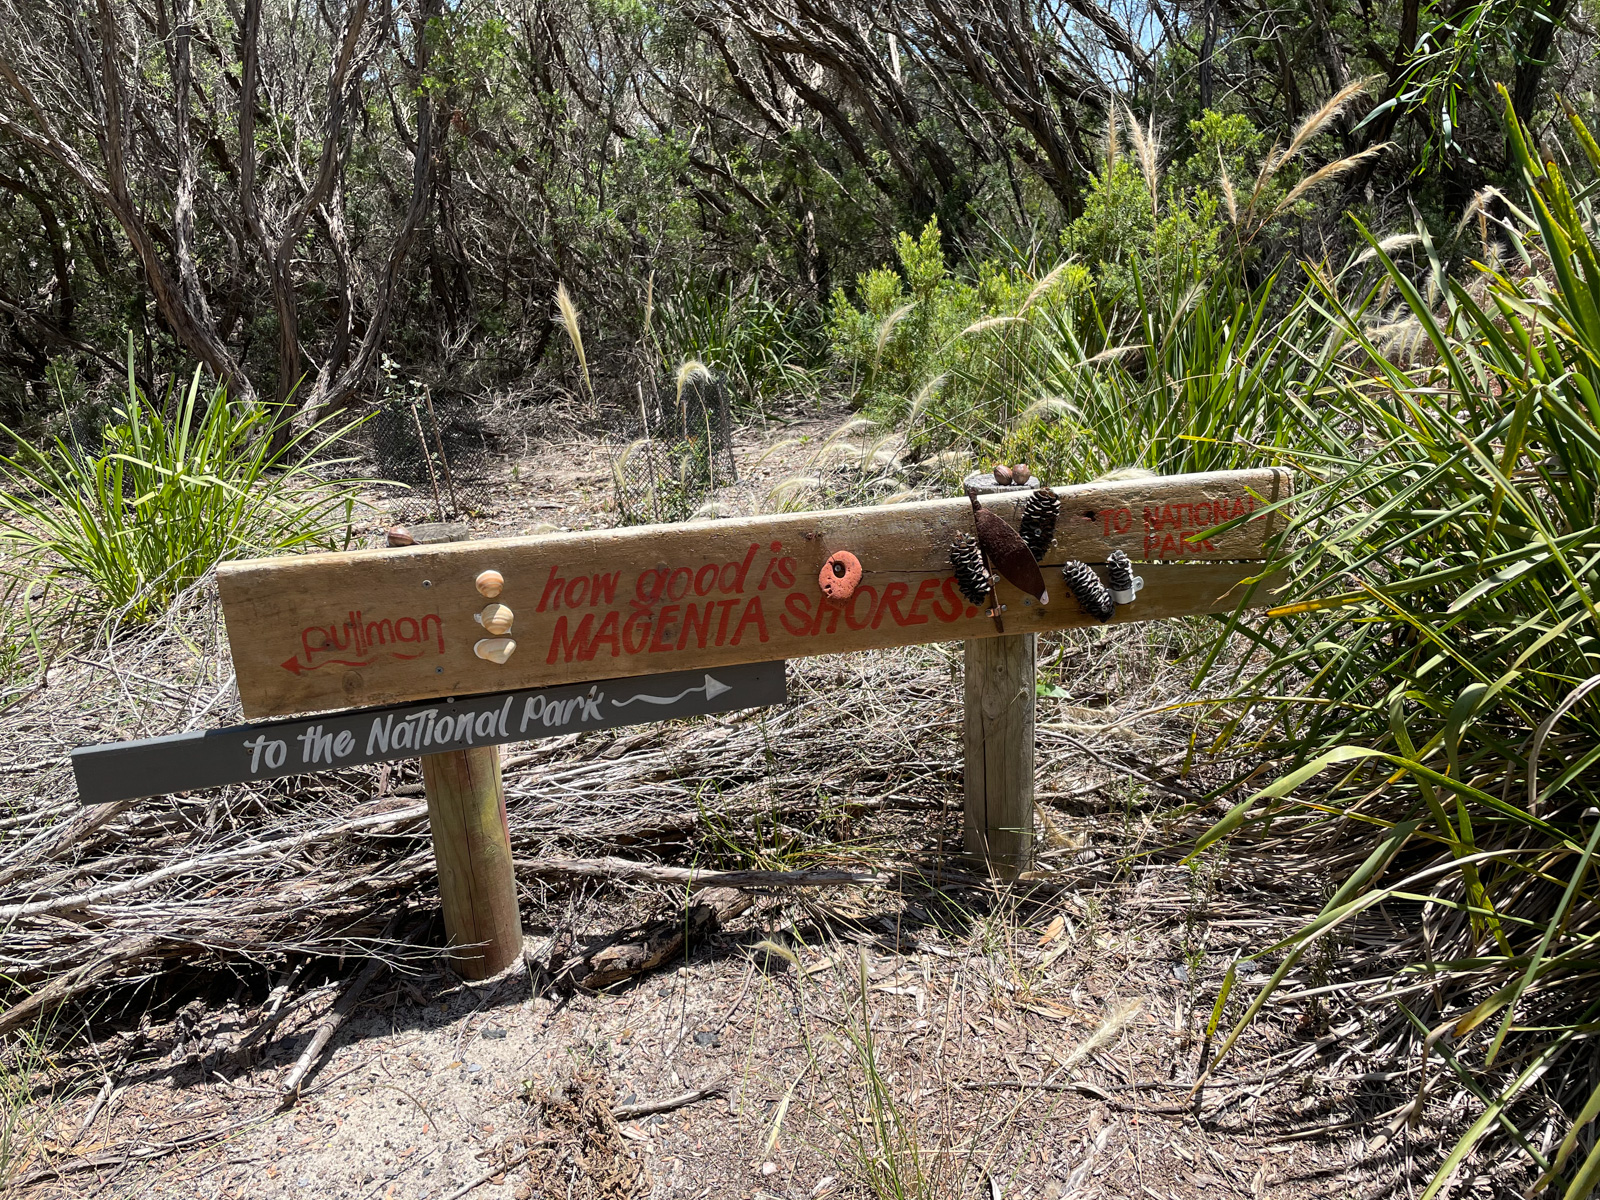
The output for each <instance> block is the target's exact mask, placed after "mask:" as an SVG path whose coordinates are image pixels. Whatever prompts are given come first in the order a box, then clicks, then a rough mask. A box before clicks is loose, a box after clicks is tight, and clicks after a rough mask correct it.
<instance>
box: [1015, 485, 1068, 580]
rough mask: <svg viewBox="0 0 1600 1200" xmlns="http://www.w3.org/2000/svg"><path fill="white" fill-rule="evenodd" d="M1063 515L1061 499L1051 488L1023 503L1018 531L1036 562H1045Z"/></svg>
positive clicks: (1036, 493)
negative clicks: (1057, 523)
mask: <svg viewBox="0 0 1600 1200" xmlns="http://www.w3.org/2000/svg"><path fill="white" fill-rule="evenodd" d="M1060 515H1061V497H1060V496H1058V495H1056V494H1055V493H1054V492H1052V491H1051V490H1050V489H1049V488H1040V489H1039V490H1038V491H1036V492H1034V493H1033V495H1031V496H1029V497H1028V498H1027V499H1026V500H1025V501H1023V503H1022V521H1021V522H1020V524H1019V527H1018V531H1019V532H1020V533H1021V534H1022V540H1023V542H1024V543H1025V544H1026V545H1027V547H1028V549H1029V550H1031V551H1033V558H1034V561H1035V562H1043V561H1044V556H1045V555H1046V554H1048V553H1049V552H1050V543H1051V542H1053V541H1055V539H1056V518H1057V517H1059V516H1060Z"/></svg>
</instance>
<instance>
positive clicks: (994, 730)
mask: <svg viewBox="0 0 1600 1200" xmlns="http://www.w3.org/2000/svg"><path fill="white" fill-rule="evenodd" d="M1035 636H1036V635H1034V634H1031V633H1018V634H1008V635H1007V636H1005V637H993V638H974V639H972V640H971V641H968V642H966V643H964V646H965V655H966V715H965V723H964V734H965V737H964V741H965V756H966V770H965V779H964V782H965V794H966V795H965V806H964V813H965V820H964V821H963V825H962V832H961V843H962V848H963V849H964V850H965V851H966V853H967V854H968V855H969V856H970V857H972V858H976V859H979V860H982V861H984V862H987V863H988V864H989V865H990V867H991V868H992V869H993V870H994V872H995V873H996V874H997V875H999V876H1000V877H1001V878H1003V879H1015V878H1016V877H1017V876H1018V875H1019V874H1020V873H1021V872H1023V871H1026V870H1028V869H1029V868H1030V867H1032V865H1033V718H1034V701H1035V696H1036V692H1035V686H1034V639H1035Z"/></svg>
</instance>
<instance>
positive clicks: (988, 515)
mask: <svg viewBox="0 0 1600 1200" xmlns="http://www.w3.org/2000/svg"><path fill="white" fill-rule="evenodd" d="M967 495H968V497H969V498H970V499H971V501H972V515H973V520H974V521H975V522H976V523H977V526H978V545H980V546H982V547H983V554H984V557H985V558H987V559H988V560H989V564H990V565H991V566H992V567H994V569H995V570H996V571H998V572H999V573H1000V575H1001V576H1002V577H1003V578H1004V579H1005V580H1006V581H1007V582H1008V583H1010V584H1011V585H1012V586H1013V587H1015V588H1017V589H1018V590H1019V591H1023V592H1026V593H1028V595H1030V596H1034V597H1037V599H1038V601H1039V603H1040V604H1041V605H1045V604H1049V603H1050V593H1049V592H1048V591H1047V590H1045V586H1044V576H1043V575H1041V574H1040V573H1039V564H1038V563H1037V562H1035V561H1034V558H1033V551H1031V550H1029V549H1028V544H1027V543H1026V542H1024V541H1023V540H1022V537H1021V535H1019V534H1018V533H1017V531H1016V530H1015V529H1013V528H1011V526H1009V525H1007V524H1006V523H1005V522H1004V521H1003V520H1001V519H1000V517H999V516H997V515H996V514H995V513H992V512H990V511H989V510H988V509H986V508H982V507H980V506H979V504H978V496H977V493H975V492H968V493H967Z"/></svg>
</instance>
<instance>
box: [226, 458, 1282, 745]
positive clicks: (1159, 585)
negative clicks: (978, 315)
mask: <svg viewBox="0 0 1600 1200" xmlns="http://www.w3.org/2000/svg"><path fill="white" fill-rule="evenodd" d="M1289 489H1290V481H1289V476H1288V473H1287V472H1284V471H1278V470H1255V471H1232V472H1217V473H1211V474H1203V475H1177V476H1166V477H1148V478H1140V479H1133V480H1123V481H1116V482H1102V483H1095V484H1088V485H1085V486H1083V487H1075V488H1063V489H1057V494H1058V495H1059V496H1060V497H1061V517H1060V521H1059V523H1058V525H1057V529H1056V537H1055V543H1054V545H1053V546H1052V548H1051V549H1050V551H1049V553H1048V554H1046V556H1045V558H1044V564H1045V578H1046V581H1047V583H1048V584H1049V587H1050V601H1049V604H1048V606H1043V605H1040V604H1039V603H1038V602H1036V601H1035V600H1034V599H1033V598H1032V597H1031V596H1025V595H1023V594H1021V593H1020V592H1018V591H1017V590H1016V589H1014V588H1012V587H1011V586H1010V585H1009V584H1005V583H1001V584H1000V586H999V588H998V592H997V595H998V597H999V599H1000V601H1001V603H1003V604H1004V605H1005V606H1006V611H1005V613H1004V616H1003V621H1004V627H1005V628H1004V632H1006V633H1013V634H1014V633H1036V632H1043V631H1046V630H1052V629H1064V628H1069V627H1073V626H1082V625H1089V624H1094V623H1095V622H1094V619H1093V618H1091V617H1089V616H1087V615H1086V614H1084V613H1083V612H1082V611H1081V610H1080V609H1079V608H1078V607H1077V605H1076V604H1075V602H1074V601H1073V598H1072V596H1071V595H1070V594H1069V593H1068V592H1067V590H1066V588H1065V587H1064V586H1061V585H1062V580H1061V575H1060V572H1059V570H1052V569H1051V568H1052V567H1053V566H1054V565H1055V564H1059V563H1061V562H1062V561H1064V560H1067V559H1078V560H1080V561H1083V562H1087V563H1091V564H1098V563H1104V562H1105V560H1106V557H1107V555H1108V554H1109V553H1110V552H1111V551H1112V550H1117V549H1120V550H1122V551H1124V552H1125V553H1126V554H1127V555H1128V556H1129V557H1130V558H1131V559H1133V560H1134V561H1135V562H1136V563H1139V564H1141V565H1140V567H1139V573H1140V574H1141V575H1142V576H1143V578H1144V580H1145V587H1144V590H1143V591H1142V592H1140V593H1139V595H1138V600H1137V602H1136V603H1133V604H1131V605H1124V606H1119V607H1118V609H1117V613H1116V616H1115V618H1114V619H1115V620H1116V621H1147V620H1156V619H1161V618H1166V617H1177V616H1188V615H1195V614H1200V613H1206V612H1216V611H1225V610H1227V609H1231V608H1233V607H1235V606H1236V605H1237V604H1238V603H1239V601H1240V599H1241V597H1242V595H1243V591H1242V589H1241V588H1240V584H1241V582H1242V581H1245V580H1248V579H1251V578H1253V577H1255V576H1256V575H1257V574H1258V573H1259V569H1260V568H1259V560H1260V559H1262V558H1263V557H1265V555H1266V544H1267V540H1268V539H1269V538H1270V537H1271V536H1273V535H1274V534H1276V533H1277V532H1278V531H1279V530H1280V529H1281V528H1282V523H1281V520H1279V519H1278V517H1277V516H1276V515H1275V514H1265V513H1263V514H1261V515H1259V516H1252V514H1256V513H1257V512H1258V511H1259V510H1261V509H1263V508H1265V507H1267V506H1268V505H1270V504H1272V503H1274V502H1276V501H1279V500H1282V499H1285V498H1286V497H1287V496H1288V494H1289ZM1023 499H1024V496H1019V495H1015V494H1006V495H998V496H989V497H985V498H984V499H983V503H984V505H985V507H987V508H990V509H992V510H993V511H995V512H997V513H999V514H1000V515H1001V516H1002V517H1003V518H1004V519H1006V520H1007V521H1008V522H1010V523H1011V524H1012V525H1013V526H1015V524H1016V522H1017V515H1018V509H1019V508H1020V505H1021V503H1022V500H1023ZM1238 518H1246V519H1245V520H1244V521H1243V523H1242V524H1240V525H1238V526H1236V527H1234V528H1233V529H1231V530H1229V531H1228V532H1227V533H1224V534H1219V535H1215V536H1213V537H1209V538H1200V537H1198V536H1197V535H1199V534H1201V533H1203V532H1204V531H1206V530H1208V529H1211V528H1214V527H1216V526H1218V525H1221V524H1223V523H1226V522H1229V521H1232V520H1235V519H1238ZM972 528H973V514H972V510H971V507H970V505H969V503H968V502H967V501H966V500H965V499H951V500H935V501H929V502H926V503H919V504H901V505H885V506H880V507H876V508H860V509H837V510H830V511H823V512H807V513H793V514H784V515H780V516H763V517H754V518H745V519H739V520H726V521H712V522H704V521H702V522H692V523H689V524H684V525H673V526H653V527H646V528H634V529H612V530H604V531H599V532H591V533H570V534H553V535H549V536H545V537H533V538H511V539H497V540H490V541H478V542H456V543H450V544H445V545H432V546H420V545H419V546H412V547H406V548H403V549H398V550H374V551H353V552H349V553H344V554H320V555H304V556H296V557H289V558H275V559H265V560H257V561H252V562H239V563H228V564H225V565H224V566H222V567H221V568H219V570H218V579H219V582H220V586H221V592H222V602H223V611H224V615H225V617H226V620H227V624H228V637H229V643H230V646H231V648H232V653H233V660H234V667H235V670H236V673H237V676H238V681H239V692H240V696H241V698H242V700H243V703H244V710H245V714H246V715H247V716H251V717H261V716H279V715H287V714H291V713H303V712H312V711H317V710H328V709H336V708H350V707H353V706H357V705H361V706H365V705H374V704H389V703H396V702H401V701H409V700H419V699H424V698H437V697H443V696H460V695H473V694H480V693H486V692H495V691H503V690H505V689H508V688H527V687H536V686H549V685H554V684H561V683H567V682H573V681H578V680H583V681H591V680H599V679H608V678H617V677H625V676H637V675H644V674H653V673H657V672H671V671H685V670H696V671H704V670H708V669H714V668H718V667H725V666H728V665H730V664H735V663H747V662H763V661H777V660H780V659H785V658H795V657H804V656H808V655H814V654H834V653H839V652H843V651H851V650H866V649H874V648H880V647H889V646H902V645H910V644H914V643H920V642H939V641H955V640H964V639H972V638H982V637H992V636H994V635H995V634H996V633H997V632H1000V631H998V630H996V629H995V626H994V623H993V622H992V621H991V620H989V619H988V618H987V617H986V616H985V615H984V613H983V612H982V611H981V610H980V609H979V608H978V607H977V606H974V605H972V604H969V603H967V602H966V601H965V600H964V599H962V597H961V595H960V593H959V591H958V590H957V588H956V582H955V578H954V575H953V574H952V572H951V567H950V560H949V550H950V544H951V542H952V540H953V539H954V538H955V537H956V536H957V535H959V534H963V533H970V532H971V531H972ZM839 550H846V551H849V552H851V553H852V554H854V555H855V556H856V557H857V558H858V559H859V560H860V562H861V567H862V572H861V579H860V583H859V585H858V586H856V588H855V591H854V594H853V595H852V596H851V598H850V599H849V600H848V601H847V602H843V603H840V602H838V601H836V600H831V599H828V598H826V597H824V595H823V593H822V590H821V587H820V585H819V582H818V573H819V572H820V571H821V569H822V566H823V564H824V562H825V561H826V560H827V559H828V558H829V556H830V555H831V554H833V553H834V552H835V551H839ZM1241 563H1242V564H1245V565H1240V564H1241ZM1257 591H1258V593H1261V594H1259V595H1258V596H1257V598H1256V602H1257V603H1263V602H1265V600H1266V596H1265V589H1257Z"/></svg>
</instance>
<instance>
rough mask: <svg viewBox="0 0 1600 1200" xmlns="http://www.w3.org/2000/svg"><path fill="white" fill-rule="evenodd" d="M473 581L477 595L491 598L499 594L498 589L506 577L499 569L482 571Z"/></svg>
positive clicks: (503, 583) (503, 585) (503, 584)
mask: <svg viewBox="0 0 1600 1200" xmlns="http://www.w3.org/2000/svg"><path fill="white" fill-rule="evenodd" d="M473 582H474V584H475V585H476V587H477V589H478V594H479V595H482V596H487V597H488V598H489V599H491V600H493V599H494V598H495V597H496V596H498V595H499V594H500V589H501V588H503V587H505V585H506V578H505V576H504V575H502V574H500V572H499V571H483V572H480V573H479V575H478V578H477V579H476V580H474V581H473Z"/></svg>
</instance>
